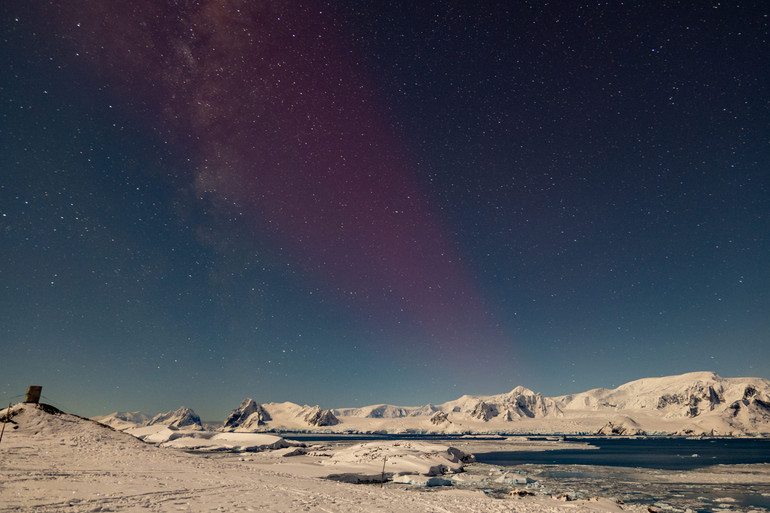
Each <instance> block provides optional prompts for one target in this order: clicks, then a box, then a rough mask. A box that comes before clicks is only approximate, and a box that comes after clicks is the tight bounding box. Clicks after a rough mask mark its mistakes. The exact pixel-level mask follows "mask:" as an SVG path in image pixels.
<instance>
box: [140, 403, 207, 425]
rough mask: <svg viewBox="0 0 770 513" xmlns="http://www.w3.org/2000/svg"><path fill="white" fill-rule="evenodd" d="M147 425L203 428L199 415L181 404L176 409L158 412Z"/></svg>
mask: <svg viewBox="0 0 770 513" xmlns="http://www.w3.org/2000/svg"><path fill="white" fill-rule="evenodd" d="M147 425H148V426H157V425H161V426H166V427H170V428H172V429H173V428H176V429H179V428H184V429H203V424H202V423H201V419H200V417H198V415H197V414H196V413H195V412H194V411H192V410H191V409H190V408H187V407H185V406H182V407H181V408H179V409H178V410H174V411H169V412H166V413H159V414H157V415H156V416H155V417H153V418H152V420H150V422H148V423H147Z"/></svg>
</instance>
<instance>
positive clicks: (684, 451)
mask: <svg viewBox="0 0 770 513" xmlns="http://www.w3.org/2000/svg"><path fill="white" fill-rule="evenodd" d="M579 440H580V441H582V442H588V443H590V444H591V445H593V446H595V447H597V449H560V450H554V451H542V452H524V451H506V452H490V453H475V455H476V461H478V462H480V463H486V464H490V465H496V466H502V467H511V469H512V470H513V469H515V470H517V471H520V472H524V473H526V474H527V475H529V476H531V477H532V478H534V479H536V480H538V482H539V483H543V484H544V486H545V487H546V488H548V489H552V490H560V491H564V490H565V489H566V490H570V491H576V492H577V495H578V496H583V498H585V497H586V496H589V495H592V494H595V495H600V496H604V497H617V498H620V499H622V500H624V501H625V502H637V503H646V504H659V505H663V506H664V511H666V510H667V509H668V508H667V507H665V506H670V507H671V508H678V510H679V511H686V510H687V509H688V508H689V509H690V510H691V511H697V512H698V513H710V512H714V511H726V510H727V511H735V512H738V511H741V512H743V511H746V512H765V511H770V485H767V484H757V483H751V482H744V481H743V480H745V481H752V480H753V478H752V476H751V475H748V477H745V478H743V477H742V476H747V474H743V473H742V472H743V471H745V470H746V469H748V468H749V467H731V466H730V465H751V464H767V463H770V439H684V438H637V439H633V438H632V439H629V438H580V439H579ZM717 465H728V466H717ZM704 472H705V473H706V476H705V477H704ZM753 472H759V473H761V472H770V469H763V468H762V467H754V470H753ZM708 474H719V475H722V476H727V478H726V479H724V480H721V481H720V480H716V482H713V483H712V482H710V481H711V478H709V477H708V476H707V475H708ZM669 511H676V509H670V510H669Z"/></svg>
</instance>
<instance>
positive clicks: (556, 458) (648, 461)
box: [476, 438, 770, 470]
mask: <svg viewBox="0 0 770 513" xmlns="http://www.w3.org/2000/svg"><path fill="white" fill-rule="evenodd" d="M580 441H582V442H588V443H590V444H591V445H593V446H596V447H598V449H594V450H583V449H562V450H556V451H542V452H526V451H506V452H489V453H480V454H479V453H476V461H478V462H480V463H488V464H491V465H503V466H510V465H522V464H540V465H602V466H608V467H641V468H655V469H662V470H692V469H696V468H700V467H705V466H710V465H739V464H751V463H770V439H743V438H716V439H689V438H581V439H580Z"/></svg>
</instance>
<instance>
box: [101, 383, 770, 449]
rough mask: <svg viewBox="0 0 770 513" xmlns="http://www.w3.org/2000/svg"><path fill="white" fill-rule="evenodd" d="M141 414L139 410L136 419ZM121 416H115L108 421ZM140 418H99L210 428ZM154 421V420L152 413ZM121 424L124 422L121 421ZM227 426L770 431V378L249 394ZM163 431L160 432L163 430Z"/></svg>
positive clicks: (177, 419)
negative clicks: (446, 392)
mask: <svg viewBox="0 0 770 513" xmlns="http://www.w3.org/2000/svg"><path fill="white" fill-rule="evenodd" d="M132 415H137V416H136V417H132ZM108 417H112V420H111V421H106V420H104V419H107V418H108ZM142 418H143V417H140V416H138V414H125V413H114V414H112V415H108V416H107V417H103V418H101V419H99V420H100V421H101V422H103V423H107V424H110V425H113V423H111V422H114V425H113V427H116V428H117V429H123V430H125V429H126V428H125V427H124V426H127V425H130V426H133V427H134V428H135V429H132V430H130V431H129V432H132V433H134V434H137V436H146V434H147V433H150V432H151V431H152V428H153V427H154V425H157V424H160V425H163V426H170V427H171V429H178V428H184V429H201V427H200V419H198V416H197V415H195V413H194V412H192V410H189V409H186V408H180V409H179V410H177V411H176V412H169V413H166V414H161V415H158V416H156V417H155V418H153V419H152V420H150V421H145V422H144V424H146V425H147V427H144V428H140V427H137V426H139V425H140V424H138V423H137V424H129V423H130V422H132V421H133V419H137V420H139V421H141V420H142ZM145 418H146V416H145ZM119 426H120V427H119ZM221 429H222V430H223V431H238V432H265V431H300V432H310V431H312V432H336V433H345V432H351V433H373V432H383V433H426V434H427V433H435V434H440V433H446V434H465V433H503V434H522V433H538V434H601V435H638V434H648V435H653V434H679V435H727V436H729V435H734V436H741V435H755V434H759V435H764V436H770V381H768V380H766V379H763V378H722V377H720V376H718V375H717V374H715V373H713V372H693V373H688V374H682V375H679V376H668V377H659V378H645V379H640V380H636V381H631V382H629V383H626V384H624V385H621V386H619V387H618V388H615V389H604V388H597V389H594V390H589V391H587V392H582V393H579V394H571V395H563V396H558V397H543V396H542V395H541V394H539V393H537V392H533V391H532V390H529V389H527V388H524V387H521V386H519V387H516V388H514V389H513V390H511V391H510V392H508V393H505V394H498V395H491V396H481V395H464V396H462V397H460V398H458V399H455V400H453V401H448V402H446V403H443V404H427V405H424V406H393V405H389V404H376V405H372V406H364V407H360V408H337V409H330V410H324V409H322V408H321V407H320V406H307V405H305V406H300V405H298V404H294V403H291V402H284V403H257V402H256V401H255V400H253V399H246V400H244V401H243V403H241V405H240V406H239V407H238V408H236V409H235V410H233V412H232V413H231V414H230V416H229V417H228V418H227V420H225V422H224V424H223V426H222V427H221ZM156 430H157V429H156Z"/></svg>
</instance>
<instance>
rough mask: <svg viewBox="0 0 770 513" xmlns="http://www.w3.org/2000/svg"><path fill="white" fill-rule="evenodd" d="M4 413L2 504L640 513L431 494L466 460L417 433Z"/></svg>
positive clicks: (23, 408)
mask: <svg viewBox="0 0 770 513" xmlns="http://www.w3.org/2000/svg"><path fill="white" fill-rule="evenodd" d="M5 414H6V411H5V410H3V411H0V418H5ZM10 416H11V419H10V421H9V422H8V424H7V425H6V428H5V434H4V436H3V438H2V441H0V458H1V461H2V464H1V465H0V511H35V512H45V511H68V512H90V511H140V510H142V511H143V510H150V511H291V512H295V511H337V512H361V511H381V512H388V511H393V512H447V511H452V512H462V511H469V512H533V513H534V512H576V511H597V512H611V511H647V508H646V507H644V506H638V505H636V506H630V505H619V504H616V503H615V502H613V501H611V500H608V499H591V500H577V501H570V502H564V501H563V500H559V499H557V498H553V497H550V496H546V495H539V496H524V497H520V496H519V495H516V494H512V495H509V496H507V497H505V498H491V497H488V496H486V495H485V494H484V493H482V492H479V491H473V490H468V489H462V488H461V487H457V486H448V487H440V490H439V491H431V492H427V491H425V490H427V488H425V486H426V485H431V484H432V483H431V480H434V483H433V484H442V483H441V482H436V480H444V481H448V482H457V483H460V482H462V480H463V477H464V476H465V475H466V474H465V473H464V472H463V470H464V467H465V466H466V465H469V464H472V463H471V462H472V460H473V457H472V455H470V454H467V453H466V452H464V451H463V450H460V449H457V448H452V447H448V446H444V445H437V444H428V443H424V442H418V441H399V442H395V441H394V442H375V443H367V444H358V445H353V446H348V447H344V448H339V447H337V448H335V447H323V446H310V447H306V446H304V444H300V443H297V442H291V441H288V440H284V439H283V438H281V437H278V436H274V435H268V434H258V433H212V432H202V431H194V430H193V431H184V432H180V430H175V429H166V430H155V431H154V433H153V434H152V435H151V436H154V437H155V439H156V441H157V442H159V444H150V443H146V442H143V441H141V440H139V439H138V438H136V437H134V436H132V435H129V434H127V433H123V432H119V431H115V430H113V429H111V428H108V427H106V426H103V425H101V424H98V423H96V422H93V421H89V420H86V419H82V418H79V417H76V416H72V415H68V414H62V413H57V412H54V411H52V410H49V411H48V412H47V411H44V410H43V409H40V408H37V407H35V406H34V405H30V404H21V405H16V406H14V407H12V408H11V411H10ZM148 436H150V435H148ZM180 448H182V449H191V448H194V449H199V450H203V451H209V452H206V453H202V454H191V453H188V452H183V451H181V450H178V449H180ZM222 450H228V451H233V450H249V451H257V452H248V453H242V454H240V455H233V454H232V453H229V452H228V453H222V452H217V451H222ZM383 464H384V467H385V474H386V478H387V479H388V480H389V481H390V482H389V483H388V484H387V485H386V486H384V487H381V486H380V485H379V484H365V485H361V484H352V482H356V481H369V482H374V483H379V480H380V479H381V476H382V472H383ZM498 479H500V480H501V481H502V480H505V479H510V480H511V482H512V483H516V482H518V481H517V480H516V478H515V477H510V476H507V475H506V474H502V473H501V474H500V475H499V478H498ZM394 482H395V483H410V484H403V485H399V484H394ZM415 485H422V486H415ZM436 489H437V488H431V490H436Z"/></svg>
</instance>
